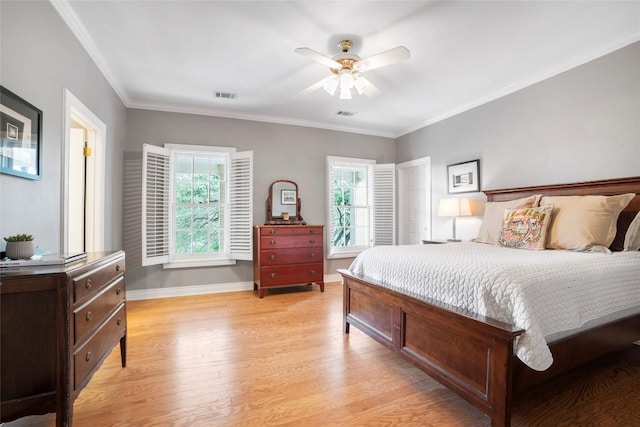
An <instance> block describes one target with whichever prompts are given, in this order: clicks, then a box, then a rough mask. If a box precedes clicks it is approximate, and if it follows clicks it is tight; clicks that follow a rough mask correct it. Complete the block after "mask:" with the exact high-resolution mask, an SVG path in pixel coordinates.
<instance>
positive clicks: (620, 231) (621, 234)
mask: <svg viewBox="0 0 640 427" xmlns="http://www.w3.org/2000/svg"><path fill="white" fill-rule="evenodd" d="M636 213H637V212H633V211H622V212H620V215H618V220H617V221H616V237H615V238H614V239H613V242H611V245H610V246H609V249H611V250H612V251H613V252H620V251H624V241H625V238H626V236H627V230H628V229H629V226H630V225H631V223H632V222H633V220H634V218H635V217H636Z"/></svg>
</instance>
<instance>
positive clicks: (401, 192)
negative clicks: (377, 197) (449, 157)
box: [396, 156, 433, 244]
mask: <svg viewBox="0 0 640 427" xmlns="http://www.w3.org/2000/svg"><path fill="white" fill-rule="evenodd" d="M416 166H425V167H426V171H425V175H426V177H427V178H428V183H427V187H426V189H425V209H426V212H425V214H426V224H425V226H426V227H427V231H426V232H425V234H424V235H423V236H422V239H424V240H428V239H431V230H432V222H433V221H432V216H433V215H432V212H431V156H427V157H422V158H420V159H415V160H410V161H408V162H404V163H399V164H398V165H397V166H396V171H397V181H398V184H397V185H398V237H397V238H398V244H406V243H405V242H403V241H402V239H403V236H404V227H405V225H404V218H405V217H406V213H405V212H404V198H405V197H406V191H405V189H404V188H403V186H404V181H403V179H402V174H403V169H407V168H412V167H416Z"/></svg>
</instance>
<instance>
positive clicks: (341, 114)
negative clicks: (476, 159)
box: [336, 111, 355, 117]
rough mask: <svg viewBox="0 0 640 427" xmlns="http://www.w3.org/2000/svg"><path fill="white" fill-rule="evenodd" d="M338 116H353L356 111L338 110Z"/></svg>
mask: <svg viewBox="0 0 640 427" xmlns="http://www.w3.org/2000/svg"><path fill="white" fill-rule="evenodd" d="M336 114H337V115H338V116H344V117H351V116H353V115H354V114H355V113H352V112H350V111H338V112H337V113H336Z"/></svg>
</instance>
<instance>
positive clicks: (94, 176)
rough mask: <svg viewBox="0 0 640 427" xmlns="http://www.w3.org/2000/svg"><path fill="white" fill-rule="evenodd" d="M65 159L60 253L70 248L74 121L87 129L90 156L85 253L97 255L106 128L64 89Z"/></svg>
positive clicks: (101, 224) (100, 241)
mask: <svg viewBox="0 0 640 427" xmlns="http://www.w3.org/2000/svg"><path fill="white" fill-rule="evenodd" d="M63 98H64V110H63V111H64V117H63V133H64V156H63V159H62V171H63V174H62V179H63V185H62V206H61V209H62V215H61V216H62V227H61V233H62V236H61V241H62V252H63V253H67V252H68V248H69V167H68V166H69V162H70V146H71V120H72V119H73V120H75V121H76V122H78V123H80V124H81V125H82V126H83V127H84V128H86V129H87V143H88V147H89V148H90V149H91V151H92V155H91V156H89V157H87V176H86V178H85V179H86V183H87V187H86V194H87V198H86V200H85V207H86V215H85V221H86V224H85V227H86V233H85V250H86V251H87V252H99V251H103V250H104V229H105V227H104V212H105V164H106V158H105V153H106V149H105V145H106V140H107V125H106V124H104V122H103V121H102V120H100V119H99V118H98V116H96V115H95V114H94V113H93V112H92V111H91V110H90V109H89V108H87V107H86V106H85V105H84V104H83V103H82V102H81V101H80V100H79V99H78V98H77V97H76V96H75V95H73V94H72V93H71V91H69V89H66V88H65V89H64V93H63Z"/></svg>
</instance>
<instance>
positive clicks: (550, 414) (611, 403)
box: [5, 283, 640, 427]
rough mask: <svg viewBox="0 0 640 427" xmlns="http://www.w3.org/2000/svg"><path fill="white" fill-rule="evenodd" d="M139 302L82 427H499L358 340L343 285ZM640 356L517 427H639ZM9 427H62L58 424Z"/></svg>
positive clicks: (590, 371) (575, 381)
mask: <svg viewBox="0 0 640 427" xmlns="http://www.w3.org/2000/svg"><path fill="white" fill-rule="evenodd" d="M325 289H326V290H325V292H324V293H320V292H319V291H318V287H317V286H316V285H314V286H312V287H309V286H307V287H300V288H283V289H280V290H275V291H269V292H268V293H267V295H266V296H265V298H264V299H259V298H258V296H257V292H254V293H252V292H236V293H227V294H216V295H205V296H197V297H185V298H171V299H160V300H148V301H130V302H128V327H129V337H128V361H127V367H126V368H122V367H120V354H119V350H118V348H116V349H115V350H114V351H113V352H112V354H111V355H110V356H109V357H108V359H107V360H106V361H105V363H104V364H103V365H102V367H101V368H100V369H99V370H98V372H97V373H96V374H95V375H94V377H93V379H92V380H91V382H90V383H89V385H88V386H87V387H86V388H85V389H84V390H83V391H82V392H81V394H80V396H79V398H78V399H77V400H76V402H75V405H74V417H73V422H74V426H76V427H83V426H91V427H96V426H167V425H172V426H254V425H255V426H271V425H290V426H332V425H340V426H390V425H420V426H489V425H490V421H489V418H488V417H486V416H485V415H483V414H482V413H480V412H479V411H478V410H476V409H475V408H474V407H473V406H471V405H470V404H468V403H466V402H465V401H464V400H462V399H461V398H459V397H458V396H457V395H455V394H454V393H452V392H450V391H449V390H447V389H446V388H444V387H443V386H441V385H440V384H438V383H437V382H435V381H434V380H432V379H431V378H429V377H428V376H427V375H426V374H424V373H422V372H421V371H420V370H418V369H417V368H415V367H413V366H412V365H411V364H410V363H408V362H406V361H404V360H403V359H401V358H400V357H399V356H397V355H394V354H393V353H391V352H390V351H389V350H387V349H386V348H385V347H383V346H382V345H381V344H378V343H377V342H375V341H374V340H372V339H371V338H369V337H367V336H366V335H364V334H363V333H361V332H360V331H358V330H357V329H356V328H351V333H350V334H349V335H344V334H343V333H342V285H341V284H340V283H327V284H326V286H325ZM639 387H640V347H638V346H635V347H634V348H632V349H630V350H629V351H627V352H625V353H622V354H620V355H618V356H617V357H614V358H611V359H610V360H608V362H607V363H606V364H604V365H595V364H594V365H589V366H587V367H586V368H585V369H581V370H579V371H577V372H575V373H573V374H572V375H570V376H568V377H566V378H565V379H563V381H560V382H556V383H552V384H549V385H547V386H545V387H543V388H541V389H540V390H537V391H536V392H534V393H531V394H529V395H527V396H524V397H523V398H519V399H517V400H516V402H515V408H514V413H513V417H512V423H513V425H516V426H530V425H549V426H560V425H566V426H578V425H585V426H640V393H638V388H639ZM5 425H6V426H11V427H14V426H47V427H48V426H54V425H55V416H54V415H53V414H49V415H44V416H39V417H26V418H23V419H21V420H17V421H15V422H12V423H6V424H5Z"/></svg>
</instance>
